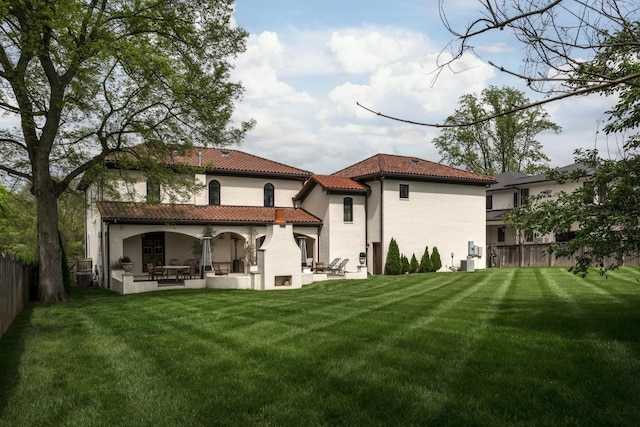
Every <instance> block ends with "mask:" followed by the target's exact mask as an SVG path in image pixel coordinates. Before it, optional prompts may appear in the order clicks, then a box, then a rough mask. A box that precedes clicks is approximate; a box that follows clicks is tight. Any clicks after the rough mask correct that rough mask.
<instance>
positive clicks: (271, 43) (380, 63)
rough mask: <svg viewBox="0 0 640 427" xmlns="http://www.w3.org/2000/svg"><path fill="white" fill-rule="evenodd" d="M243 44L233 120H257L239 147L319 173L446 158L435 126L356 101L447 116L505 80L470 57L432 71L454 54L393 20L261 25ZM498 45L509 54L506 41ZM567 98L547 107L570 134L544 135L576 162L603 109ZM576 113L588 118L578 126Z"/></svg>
mask: <svg viewBox="0 0 640 427" xmlns="http://www.w3.org/2000/svg"><path fill="white" fill-rule="evenodd" d="M247 47H248V48H247V52H246V53H245V54H243V55H242V56H241V57H240V58H239V60H238V62H237V69H236V72H235V78H239V79H240V80H242V82H243V84H244V86H245V89H246V92H245V99H244V100H243V101H242V102H240V103H239V104H238V105H237V110H236V115H235V117H234V119H235V120H236V121H240V120H246V119H249V118H255V119H256V120H257V126H256V128H255V129H254V130H253V131H252V132H251V134H250V135H248V137H247V138H246V141H245V144H244V145H243V149H246V150H247V151H249V152H252V153H254V154H258V155H261V156H265V157H268V158H271V159H274V160H277V161H280V162H283V163H287V164H290V165H292V166H296V167H300V168H303V169H307V170H310V171H313V172H316V173H332V172H335V171H337V170H339V169H341V168H343V167H346V166H348V165H350V164H353V163H356V162H358V161H360V160H363V159H365V158H366V157H369V156H371V155H374V154H376V153H380V152H385V153H392V154H393V153H396V154H402V155H409V156H418V157H422V158H425V159H428V160H432V161H439V160H440V155H439V153H438V151H437V150H436V149H435V148H434V147H433V146H432V144H431V141H432V140H433V138H435V137H437V136H438V135H439V134H440V131H439V130H438V129H434V128H429V127H422V126H417V125H411V124H404V123H400V122H396V121H392V120H388V119H384V118H381V117H379V116H377V115H375V114H372V113H370V112H367V111H365V110H364V109H362V108H359V107H358V106H357V105H356V102H360V103H361V104H363V105H365V106H367V107H369V108H372V109H373V110H375V111H380V112H382V113H385V114H388V115H391V116H395V117H399V118H403V119H407V120H413V121H416V122H427V123H441V122H442V121H444V119H445V118H446V117H447V116H449V115H451V114H452V113H453V112H454V110H455V108H456V107H457V105H458V99H459V98H460V97H461V96H462V95H464V94H468V93H479V92H481V91H482V90H483V89H484V88H485V87H487V86H488V85H489V84H494V85H503V84H505V82H507V81H508V80H504V77H503V76H501V75H498V76H496V75H495V69H494V68H493V67H491V66H490V65H488V64H487V63H486V62H483V60H482V59H480V58H478V57H476V56H474V55H471V54H466V55H464V56H463V57H461V58H459V59H457V60H456V61H454V62H453V63H452V64H450V65H451V66H450V67H444V68H442V69H441V70H440V73H437V74H436V73H434V71H435V70H436V69H437V67H438V64H443V63H445V62H446V61H447V60H449V59H450V57H447V56H445V54H443V53H441V51H440V48H439V47H434V46H431V43H430V41H429V39H428V37H427V36H426V35H425V34H422V33H419V32H415V31H409V30H406V29H398V28H391V27H371V26H369V27H366V28H363V29H353V28H348V29H335V28H334V29H331V30H326V31H319V30H313V31H305V30H299V29H298V30H295V31H292V30H290V29H289V30H288V31H287V32H286V33H285V34H284V35H283V34H277V33H275V32H263V33H261V34H259V35H252V36H251V37H250V38H249V40H248V45H247ZM492 49H493V50H492V52H493V53H496V52H498V53H503V52H505V51H506V50H508V46H506V45H504V44H500V43H497V44H494V45H493V47H492ZM436 77H437V78H436ZM498 79H500V80H498ZM515 83H516V84H517V83H519V82H517V81H516V82H515ZM567 105H569V103H568V102H567V103H566V104H565V103H563V104H558V106H557V107H555V106H553V104H550V105H549V106H547V109H548V110H549V111H550V112H551V113H552V119H553V120H555V121H556V122H558V124H560V125H561V126H563V127H564V128H565V132H563V134H560V135H559V136H558V135H553V134H549V135H543V136H541V138H540V139H541V141H542V142H543V143H544V144H545V151H547V152H548V153H549V155H550V157H552V159H553V160H554V161H553V164H554V165H560V164H566V163H570V162H571V159H572V152H573V150H574V149H575V148H578V147H583V146H585V141H586V142H587V144H588V142H589V140H590V138H593V134H594V131H593V130H592V131H590V133H589V132H585V129H589V120H591V121H593V119H592V118H593V117H594V112H595V111H603V109H602V105H597V104H593V105H591V104H581V103H577V102H575V101H573V102H572V103H571V107H568V106H567ZM553 108H555V109H553ZM581 111H584V112H585V114H583V115H582V114H581V113H580V112H581ZM580 117H582V118H583V120H585V123H577V120H578V119H579V118H580ZM576 126H577V127H578V128H579V129H581V131H580V132H577V131H576V130H575V129H576ZM592 127H593V126H592ZM567 129H572V130H571V132H569V131H568V130H567Z"/></svg>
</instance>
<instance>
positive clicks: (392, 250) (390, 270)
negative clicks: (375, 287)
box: [384, 237, 402, 275]
mask: <svg viewBox="0 0 640 427" xmlns="http://www.w3.org/2000/svg"><path fill="white" fill-rule="evenodd" d="M384 274H390V275H396V274H402V261H401V259H400V248H398V242H396V240H395V239H394V238H393V237H392V238H391V242H389V251H388V252H387V261H386V262H385V264H384Z"/></svg>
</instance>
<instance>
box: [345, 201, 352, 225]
mask: <svg viewBox="0 0 640 427" xmlns="http://www.w3.org/2000/svg"><path fill="white" fill-rule="evenodd" d="M343 206H344V210H343V212H344V222H353V199H352V198H351V197H345V198H344V201H343Z"/></svg>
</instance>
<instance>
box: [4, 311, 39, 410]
mask: <svg viewBox="0 0 640 427" xmlns="http://www.w3.org/2000/svg"><path fill="white" fill-rule="evenodd" d="M35 307H36V305H35V304H33V303H32V304H28V305H27V306H25V308H24V309H23V310H22V312H21V313H20V314H19V315H18V316H17V317H16V318H15V319H14V321H13V322H12V323H11V326H9V329H8V330H7V332H6V333H5V334H4V335H3V336H2V338H0V384H2V386H1V387H0V419H1V418H2V417H3V415H4V412H5V409H6V407H7V405H8V403H9V400H10V399H11V396H12V395H13V393H14V391H15V390H16V388H17V387H18V384H19V382H20V370H19V368H20V359H21V357H22V353H23V351H24V335H25V331H27V330H28V329H29V327H30V325H31V318H32V316H33V310H34V309H35Z"/></svg>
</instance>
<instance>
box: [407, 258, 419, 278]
mask: <svg viewBox="0 0 640 427" xmlns="http://www.w3.org/2000/svg"><path fill="white" fill-rule="evenodd" d="M419 268H420V264H419V263H418V258H416V254H413V255H411V262H410V263H409V273H417V272H418V269H419Z"/></svg>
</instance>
